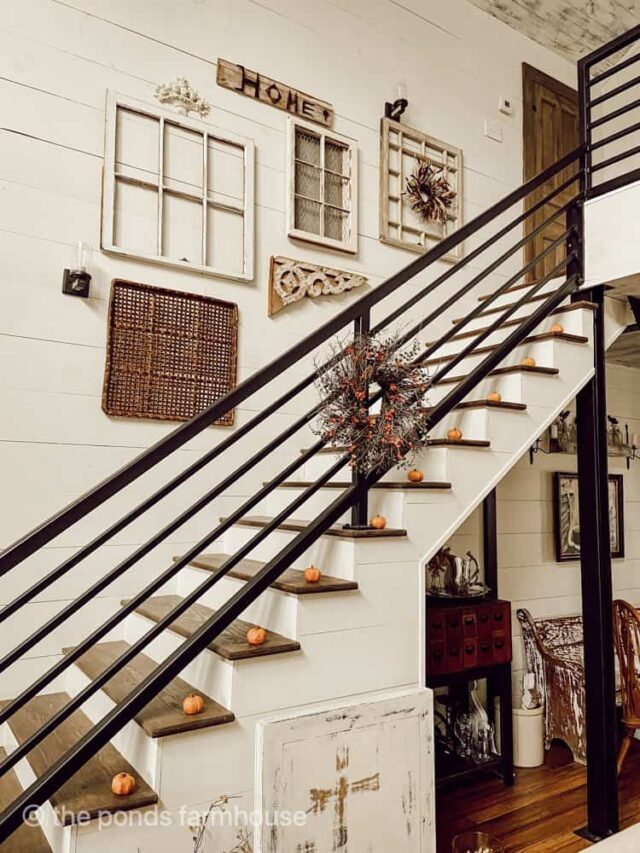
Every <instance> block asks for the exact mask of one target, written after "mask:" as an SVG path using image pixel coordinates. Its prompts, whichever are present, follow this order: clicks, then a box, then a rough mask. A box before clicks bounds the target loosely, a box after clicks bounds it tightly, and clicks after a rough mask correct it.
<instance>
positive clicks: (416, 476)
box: [407, 468, 424, 483]
mask: <svg viewBox="0 0 640 853" xmlns="http://www.w3.org/2000/svg"><path fill="white" fill-rule="evenodd" d="M407 480H409V482H410V483H421V482H422V481H423V480H424V473H423V472H422V471H419V470H418V469H417V468H411V469H410V470H409V471H407Z"/></svg>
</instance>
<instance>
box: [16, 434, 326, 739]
mask: <svg viewBox="0 0 640 853" xmlns="http://www.w3.org/2000/svg"><path fill="white" fill-rule="evenodd" d="M324 444H325V442H324V441H318V442H316V443H315V444H314V445H313V446H312V447H311V448H309V449H308V450H305V451H304V453H302V454H300V456H299V457H298V458H297V459H295V460H294V461H293V462H292V463H291V464H290V465H288V466H287V467H286V469H285V470H284V471H281V472H280V474H278V475H277V477H275V478H274V479H273V480H271V481H270V483H269V484H267V485H272V486H273V487H274V488H275V487H276V486H277V485H278V484H279V483H281V482H284V480H285V479H286V476H285V471H288V472H289V473H293V472H294V471H296V470H298V468H300V467H301V465H302V464H304V462H305V461H306V460H307V459H310V458H311V457H312V456H313V455H315V453H316V452H317V451H318V450H319V449H320V448H321V447H323V446H324ZM300 457H301V458H302V462H301V461H300ZM267 493H268V492H267V491H266V490H265V487H263V488H262V489H260V490H259V491H258V492H257V493H256V494H255V495H252V497H251V498H249V499H248V500H247V501H245V503H243V504H242V506H240V507H239V508H237V509H235V510H234V511H233V512H232V513H231V514H230V515H229V516H227V518H225V520H224V521H223V522H221V523H220V524H219V525H218V526H217V527H216V528H215V529H214V530H213V531H212V532H211V533H209V534H207V536H205V537H204V538H203V539H201V540H200V541H199V542H198V543H197V544H196V545H194V546H193V547H192V548H190V549H189V550H188V551H187V553H186V554H183V556H182V557H180V559H179V560H176V561H174V562H173V563H172V564H171V565H170V566H169V567H168V568H167V569H165V571H164V572H162V574H160V575H159V576H158V577H157V578H155V579H154V580H153V581H151V583H149V584H147V586H146V587H144V589H142V590H141V591H140V592H139V593H137V595H135V596H134V597H133V598H132V599H131V600H130V602H129V604H127V605H126V606H123V607H122V608H121V609H120V610H118V611H117V612H116V613H114V614H113V615H112V616H110V617H109V619H107V621H106V622H104V623H103V624H102V625H100V626H99V627H98V628H96V629H95V630H94V631H93V632H92V633H91V634H90V635H89V636H88V637H86V638H85V639H84V640H83V641H82V643H80V644H79V645H77V646H76V647H75V649H74V650H73V651H72V652H70V653H69V654H68V655H66V657H64V658H62V659H61V660H59V661H57V662H56V663H55V664H54V665H53V666H52V667H50V668H49V669H48V670H47V671H46V672H45V673H43V674H42V675H40V676H39V677H38V678H37V679H36V680H35V681H34V682H33V683H32V684H30V685H29V686H28V687H26V688H25V689H24V690H23V691H22V692H21V693H20V695H19V696H17V697H16V698H15V699H13V700H12V701H11V702H10V703H8V704H7V705H5V706H4V707H3V708H0V724H1V723H3V722H6V720H8V719H9V717H11V716H12V715H13V714H14V713H15V712H16V711H17V710H18V709H19V708H20V707H21V706H22V705H24V703H25V702H28V701H29V700H30V699H32V698H33V697H34V696H36V695H37V694H38V693H39V692H40V691H41V690H43V689H44V688H45V687H47V686H48V685H49V684H51V683H52V682H53V681H54V680H55V679H56V678H58V677H59V676H60V675H62V673H63V672H65V670H66V669H67V668H68V667H69V666H70V665H71V664H72V663H73V662H74V661H75V660H77V658H78V657H80V656H81V655H82V654H84V652H85V651H88V649H90V648H91V647H92V646H94V645H95V644H96V643H98V642H99V641H100V640H101V639H102V638H103V637H105V636H106V635H107V634H108V633H109V632H110V631H112V630H113V629H114V628H115V627H117V626H118V625H119V624H120V623H121V622H122V621H123V620H124V619H125V618H126V616H128V614H129V613H131V612H133V610H135V608H136V607H138V606H139V605H140V604H142V603H143V602H144V601H146V600H147V598H149V597H150V596H151V595H153V594H154V593H155V592H157V591H158V590H159V589H160V588H161V587H162V586H164V584H165V583H167V581H169V580H171V579H172V578H173V577H175V576H176V575H177V574H178V573H179V572H180V571H181V569H183V568H184V567H185V566H186V565H188V564H189V562H190V561H191V560H193V559H195V557H197V556H198V555H199V554H200V553H201V551H202V550H203V549H204V548H207V547H208V546H209V545H210V544H211V543H212V542H214V541H215V540H216V539H217V538H218V537H219V536H220V535H221V534H222V533H224V532H225V531H226V530H228V529H229V528H230V527H232V526H233V524H235V523H236V522H237V521H239V520H240V519H241V518H242V517H243V516H244V515H246V513H247V512H249V511H250V510H251V509H253V508H254V507H255V506H256V505H257V504H258V503H259V502H260V501H261V500H262V499H263V498H264V497H265V495H266V494H267Z"/></svg>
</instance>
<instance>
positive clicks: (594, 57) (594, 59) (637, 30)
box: [578, 26, 640, 86]
mask: <svg viewBox="0 0 640 853" xmlns="http://www.w3.org/2000/svg"><path fill="white" fill-rule="evenodd" d="M638 39H640V26H638V27H633V28H632V29H630V30H627V32H624V33H622V34H621V35H619V36H618V37H617V38H615V39H613V40H612V41H610V42H607V44H605V45H603V46H602V47H599V48H597V49H596V50H593V51H591V53H588V54H587V55H586V56H583V57H582V59H581V60H580V62H579V63H578V64H579V65H584V66H586V67H587V68H588V69H591V68H593V66H594V65H597V64H598V63H599V62H602V61H603V60H604V59H609V58H611V57H612V56H615V54H616V53H618V51H620V50H622V49H623V48H625V47H628V46H629V45H630V44H633V43H634V42H635V41H638ZM639 59H640V55H635V56H630V57H628V58H627V59H623V60H622V61H621V62H618V63H616V64H615V65H614V66H613V67H612V68H607V69H606V70H605V71H602V72H600V74H596V75H595V77H591V78H590V79H589V80H588V83H589V86H597V84H598V83H602V81H603V80H607V79H608V78H609V77H612V76H613V75H614V74H617V73H618V72H619V71H623V70H624V69H625V68H629V66H630V65H633V64H634V63H635V62H637V61H638V60H639Z"/></svg>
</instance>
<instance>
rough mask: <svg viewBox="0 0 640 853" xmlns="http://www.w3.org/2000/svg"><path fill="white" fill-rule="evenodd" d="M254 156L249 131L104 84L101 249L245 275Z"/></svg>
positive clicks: (250, 250) (250, 260)
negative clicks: (236, 130) (106, 89)
mask: <svg viewBox="0 0 640 853" xmlns="http://www.w3.org/2000/svg"><path fill="white" fill-rule="evenodd" d="M254 159H255V151H254V144H253V142H252V141H251V140H249V139H245V138H243V137H239V136H236V135H235V134H231V133H228V132H226V131H224V132H222V131H220V130H218V129H217V128H215V129H214V128H213V127H212V126H211V125H209V124H207V123H205V122H203V121H201V120H200V119H195V118H189V117H187V116H181V115H176V113H175V112H171V111H169V110H166V109H163V108H161V107H157V106H152V105H149V104H146V103H144V102H142V101H138V100H136V99H134V98H129V97H125V96H123V95H119V94H116V93H114V92H109V93H108V96H107V114H106V141H105V163H104V182H103V200H102V238H101V246H102V249H103V250H104V251H105V252H113V253H115V254H118V255H124V256H126V257H131V258H140V259H142V260H145V261H151V262H153V263H158V264H164V265H166V266H170V267H176V268H178V269H185V270H191V271H195V272H200V273H207V274H210V275H215V276H221V277H223V278H230V279H234V280H237V281H250V280H252V279H253V274H254V273H253V268H254V168H255V166H254Z"/></svg>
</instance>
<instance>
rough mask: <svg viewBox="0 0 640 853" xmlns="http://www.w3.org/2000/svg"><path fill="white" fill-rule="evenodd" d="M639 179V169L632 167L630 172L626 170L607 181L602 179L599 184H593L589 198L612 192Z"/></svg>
mask: <svg viewBox="0 0 640 853" xmlns="http://www.w3.org/2000/svg"><path fill="white" fill-rule="evenodd" d="M636 181H640V169H633V170H632V171H631V172H626V173H625V174H624V175H618V177H617V178H611V179H610V180H608V181H603V182H602V183H600V184H596V185H595V186H593V187H592V188H591V190H590V192H589V198H596V197H597V196H600V195H604V194H605V193H610V192H613V191H614V190H618V189H620V188H621V187H626V186H628V185H629V184H634V183H636Z"/></svg>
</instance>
